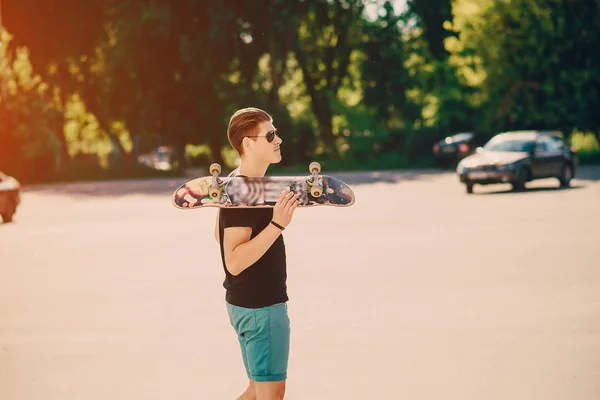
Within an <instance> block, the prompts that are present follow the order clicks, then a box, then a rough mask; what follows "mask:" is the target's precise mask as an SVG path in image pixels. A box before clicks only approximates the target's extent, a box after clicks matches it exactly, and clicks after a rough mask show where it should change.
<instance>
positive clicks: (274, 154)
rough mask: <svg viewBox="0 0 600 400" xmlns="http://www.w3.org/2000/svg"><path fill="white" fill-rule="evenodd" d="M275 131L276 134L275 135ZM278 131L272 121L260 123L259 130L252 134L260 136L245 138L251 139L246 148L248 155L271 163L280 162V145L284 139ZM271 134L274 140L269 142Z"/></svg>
mask: <svg viewBox="0 0 600 400" xmlns="http://www.w3.org/2000/svg"><path fill="white" fill-rule="evenodd" d="M274 132H275V135H274V136H273V133H274ZM276 132H277V130H276V129H275V127H274V126H273V123H272V122H268V121H265V122H262V123H261V124H260V125H258V128H257V130H256V131H255V133H254V135H252V136H258V137H255V138H246V139H244V140H248V141H249V143H248V147H247V148H246V149H245V153H246V155H247V156H250V157H252V158H256V159H260V160H262V161H263V162H265V163H269V164H276V163H278V162H280V161H281V150H280V148H279V147H280V146H281V143H282V142H283V140H281V138H280V137H279V136H278V135H277V133H276ZM269 136H272V137H273V141H271V142H269V140H268V138H269Z"/></svg>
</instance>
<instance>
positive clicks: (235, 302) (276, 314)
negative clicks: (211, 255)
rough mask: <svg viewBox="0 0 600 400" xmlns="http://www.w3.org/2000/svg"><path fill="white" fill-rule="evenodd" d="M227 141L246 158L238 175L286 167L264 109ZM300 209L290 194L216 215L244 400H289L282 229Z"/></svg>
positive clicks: (235, 123) (237, 120) (249, 113)
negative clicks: (244, 379) (243, 373)
mask: <svg viewBox="0 0 600 400" xmlns="http://www.w3.org/2000/svg"><path fill="white" fill-rule="evenodd" d="M227 137H228V139H229V143H230V144H231V146H232V147H233V148H234V149H235V150H236V151H237V152H238V154H239V155H240V160H241V161H240V165H239V168H238V169H237V170H236V171H234V172H233V173H232V174H235V175H239V176H248V177H259V176H265V173H266V172H267V168H268V167H269V165H270V164H273V163H278V162H280V161H281V150H280V146H281V143H282V142H283V141H282V140H281V138H280V137H279V135H278V134H277V130H276V129H275V127H274V126H273V119H272V118H271V116H270V115H269V114H267V113H266V112H265V111H263V110H260V109H257V108H245V109H242V110H239V111H237V112H236V113H235V114H233V116H232V117H231V119H230V121H229V128H228V130H227ZM297 207H298V195H296V194H294V193H292V192H289V191H285V192H283V193H282V194H281V195H280V197H279V199H278V201H277V203H276V204H275V207H274V208H264V209H262V208H261V209H257V208H249V209H219V213H218V215H217V223H216V224H215V238H216V240H217V241H218V242H219V245H220V248H221V259H222V261H223V269H224V271H225V281H224V283H223V286H224V287H225V289H226V294H225V300H226V306H227V311H228V314H229V320H230V322H231V325H232V326H233V328H234V329H235V331H236V333H237V335H238V340H239V343H240V347H241V350H242V359H243V361H244V366H245V368H246V373H247V375H248V378H249V380H250V382H249V384H248V388H247V389H246V391H245V392H244V393H242V395H241V396H240V397H238V400H254V399H257V400H271V399H283V396H284V393H285V382H286V379H287V365H288V356H289V344H290V320H289V317H288V313H287V301H288V296H287V286H286V277H287V272H286V256H285V245H284V242H283V236H282V231H283V230H284V229H285V227H287V226H288V225H289V223H290V222H291V220H292V216H293V214H294V211H295V210H296V208H297Z"/></svg>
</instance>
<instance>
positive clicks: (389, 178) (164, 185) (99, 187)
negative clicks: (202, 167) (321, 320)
mask: <svg viewBox="0 0 600 400" xmlns="http://www.w3.org/2000/svg"><path fill="white" fill-rule="evenodd" d="M444 174H448V172H444V171H442V170H433V169H432V170H400V171H398V170H396V171H360V172H331V173H328V174H326V175H330V176H334V177H336V178H338V179H340V180H342V181H344V182H345V183H347V184H348V185H351V186H358V185H368V184H373V183H397V182H401V181H415V180H431V179H433V178H435V177H439V176H441V175H444ZM223 175H226V174H223ZM195 177H199V176H188V177H178V178H154V179H139V180H115V181H97V182H75V183H65V184H55V185H52V184H48V185H32V186H26V187H24V188H23V192H25V193H45V194H56V195H67V196H78V195H79V196H128V195H140V194H141V195H160V196H171V195H172V193H173V192H174V191H175V189H177V188H178V187H179V186H180V185H182V184H184V183H185V182H187V181H189V180H191V179H194V178H195Z"/></svg>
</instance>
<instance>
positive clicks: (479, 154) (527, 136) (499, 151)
mask: <svg viewBox="0 0 600 400" xmlns="http://www.w3.org/2000/svg"><path fill="white" fill-rule="evenodd" d="M576 170H577V157H576V154H575V151H574V150H573V149H571V147H570V146H569V145H568V144H567V143H565V141H564V138H563V135H562V133H561V132H558V131H512V132H504V133H501V134H498V135H496V136H494V137H493V138H492V139H490V141H489V142H487V143H486V144H485V146H483V148H478V149H477V151H476V153H475V154H473V155H470V156H468V157H466V158H464V159H463V160H462V161H461V162H459V163H458V166H457V168H456V172H457V173H458V176H459V178H460V181H461V182H462V183H464V184H465V186H466V188H467V193H473V185H475V184H478V185H488V184H496V183H510V184H512V188H513V190H514V191H520V190H524V189H525V184H526V183H527V182H530V181H532V180H534V179H543V178H557V179H558V180H559V182H560V186H561V187H567V186H569V185H570V182H571V179H572V178H573V177H574V176H575V172H576Z"/></svg>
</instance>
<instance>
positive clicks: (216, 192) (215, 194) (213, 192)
mask: <svg viewBox="0 0 600 400" xmlns="http://www.w3.org/2000/svg"><path fill="white" fill-rule="evenodd" d="M209 194H210V197H212V198H213V199H216V198H217V197H219V195H220V194H221V191H220V190H219V189H218V188H217V189H214V188H213V189H210V192H209Z"/></svg>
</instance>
